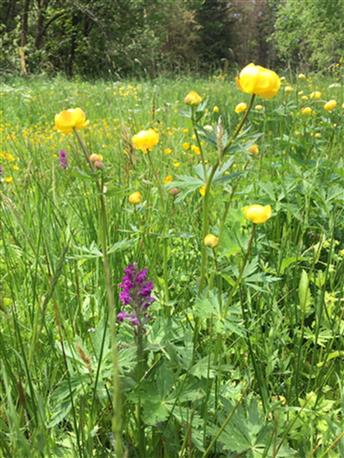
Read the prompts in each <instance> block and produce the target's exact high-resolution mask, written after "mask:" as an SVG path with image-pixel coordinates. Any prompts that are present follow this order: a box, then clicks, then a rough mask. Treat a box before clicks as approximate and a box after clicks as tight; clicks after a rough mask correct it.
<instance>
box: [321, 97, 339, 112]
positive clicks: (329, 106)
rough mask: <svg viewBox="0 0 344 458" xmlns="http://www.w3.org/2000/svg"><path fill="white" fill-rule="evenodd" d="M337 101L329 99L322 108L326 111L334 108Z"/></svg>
mask: <svg viewBox="0 0 344 458" xmlns="http://www.w3.org/2000/svg"><path fill="white" fill-rule="evenodd" d="M336 106H337V102H336V101H335V100H329V101H328V102H326V103H325V105H324V109H325V110H326V111H332V110H334V109H335V108H336Z"/></svg>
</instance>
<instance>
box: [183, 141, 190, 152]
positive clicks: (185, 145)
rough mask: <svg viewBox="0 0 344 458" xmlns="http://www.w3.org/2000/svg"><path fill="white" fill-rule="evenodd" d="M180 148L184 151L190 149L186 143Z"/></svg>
mask: <svg viewBox="0 0 344 458" xmlns="http://www.w3.org/2000/svg"><path fill="white" fill-rule="evenodd" d="M182 147H183V150H184V151H187V150H188V149H190V143H186V142H185V143H183V144H182Z"/></svg>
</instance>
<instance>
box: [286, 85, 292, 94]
mask: <svg viewBox="0 0 344 458" xmlns="http://www.w3.org/2000/svg"><path fill="white" fill-rule="evenodd" d="M284 92H285V94H290V93H291V92H293V88H292V87H291V86H286V87H285V88H284Z"/></svg>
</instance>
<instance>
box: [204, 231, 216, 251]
mask: <svg viewBox="0 0 344 458" xmlns="http://www.w3.org/2000/svg"><path fill="white" fill-rule="evenodd" d="M203 243H204V245H205V246H208V247H209V248H216V247H217V245H218V244H219V238H218V237H216V235H213V234H208V235H206V236H205V237H204V240H203Z"/></svg>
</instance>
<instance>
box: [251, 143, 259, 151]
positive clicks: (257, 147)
mask: <svg viewBox="0 0 344 458" xmlns="http://www.w3.org/2000/svg"><path fill="white" fill-rule="evenodd" d="M248 152H249V153H251V154H259V146H258V145H257V144H256V143H255V144H254V145H251V146H250V147H249V148H248Z"/></svg>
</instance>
